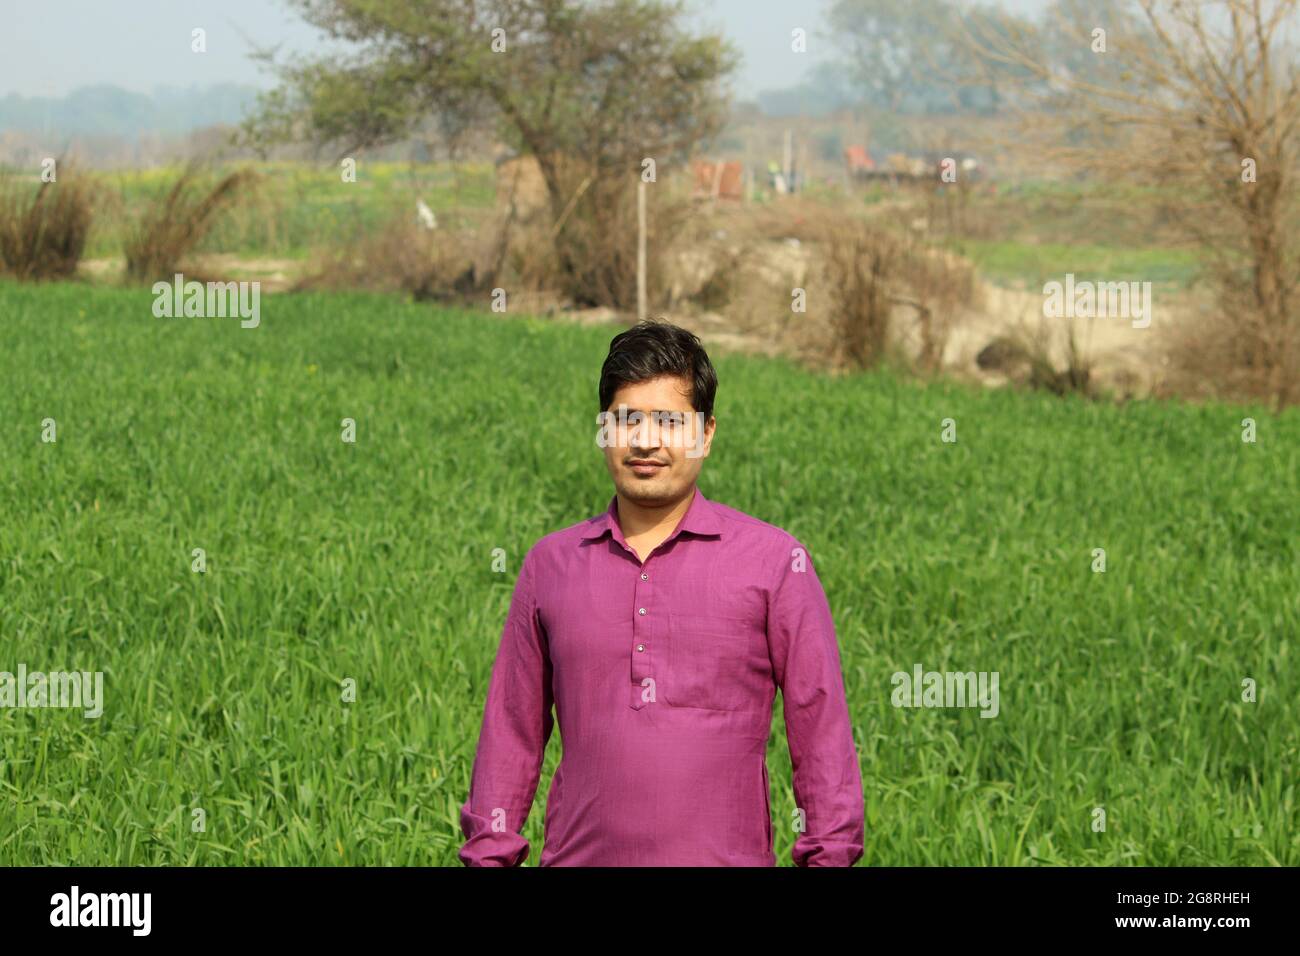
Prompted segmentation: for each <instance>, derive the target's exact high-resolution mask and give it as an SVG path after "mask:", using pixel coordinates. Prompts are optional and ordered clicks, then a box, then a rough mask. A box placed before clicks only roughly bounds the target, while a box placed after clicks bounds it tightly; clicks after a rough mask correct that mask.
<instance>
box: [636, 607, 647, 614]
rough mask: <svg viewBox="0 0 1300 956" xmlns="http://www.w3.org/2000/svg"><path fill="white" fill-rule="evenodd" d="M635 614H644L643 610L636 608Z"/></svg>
mask: <svg viewBox="0 0 1300 956" xmlns="http://www.w3.org/2000/svg"><path fill="white" fill-rule="evenodd" d="M637 613H638V614H644V613H645V608H638V609H637Z"/></svg>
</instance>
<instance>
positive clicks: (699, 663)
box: [660, 612, 765, 710]
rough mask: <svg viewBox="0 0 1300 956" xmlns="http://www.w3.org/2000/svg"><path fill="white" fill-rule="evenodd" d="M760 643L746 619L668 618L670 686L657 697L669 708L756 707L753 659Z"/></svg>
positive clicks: (685, 614)
mask: <svg viewBox="0 0 1300 956" xmlns="http://www.w3.org/2000/svg"><path fill="white" fill-rule="evenodd" d="M764 643H765V642H764V641H763V635H762V632H761V630H760V629H759V628H758V627H757V625H756V624H755V622H753V621H750V620H747V619H745V618H741V617H726V616H719V615H704V614H691V613H688V612H675V613H670V614H669V615H668V681H667V683H666V684H665V685H664V686H663V687H661V688H660V695H661V696H662V697H663V699H664V700H665V701H666V702H667V703H668V704H669V705H670V706H673V707H700V708H703V709H705V710H744V709H745V708H747V707H749V706H751V705H752V704H753V702H754V701H753V693H754V675H755V672H756V670H757V669H758V664H759V661H758V659H757V657H756V655H757V654H758V652H759V651H760V650H761V648H762V647H763V645H764Z"/></svg>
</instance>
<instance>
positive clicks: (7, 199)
mask: <svg viewBox="0 0 1300 956" xmlns="http://www.w3.org/2000/svg"><path fill="white" fill-rule="evenodd" d="M56 169H59V170H60V172H59V177H58V179H57V180H56V181H55V182H43V183H41V184H40V186H38V187H37V188H36V190H35V191H34V192H28V191H27V190H26V189H25V187H24V186H23V185H22V184H21V183H20V182H19V181H18V180H17V179H16V178H15V179H10V180H8V181H6V182H5V183H4V184H3V187H2V189H0V271H3V272H5V273H6V274H8V275H11V276H15V277H16V278H19V279H57V278H67V277H69V276H71V275H73V274H74V273H76V271H77V263H78V262H80V261H81V255H82V252H83V251H84V250H85V248H86V237H87V236H88V235H89V234H90V224H91V221H92V219H93V218H94V213H93V189H92V187H91V184H90V182H89V181H88V180H87V179H85V178H83V177H81V176H79V175H76V174H75V173H73V172H72V169H71V167H70V166H68V167H64V166H63V165H62V164H61V163H60V164H58V165H57V166H56Z"/></svg>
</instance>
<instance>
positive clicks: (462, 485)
mask: <svg viewBox="0 0 1300 956" xmlns="http://www.w3.org/2000/svg"><path fill="white" fill-rule="evenodd" d="M303 188H305V189H307V188H309V189H310V190H315V191H317V192H318V193H326V192H328V190H327V189H326V188H325V186H324V184H323V183H321V184H316V185H311V186H310V187H307V186H304V187H303ZM326 206H328V203H327V202H325V201H322V208H324V207H326ZM322 214H323V213H322ZM150 303H151V298H150V296H149V294H148V292H147V290H116V289H99V290H91V289H88V288H86V287H84V286H79V285H50V286H44V287H20V286H16V285H13V284H6V283H0V379H2V380H3V381H4V382H5V387H4V388H3V390H0V440H2V447H3V455H2V456H0V648H2V649H3V650H2V652H0V670H8V671H13V670H14V669H15V668H16V666H17V665H18V664H19V663H23V664H25V665H26V666H27V668H28V670H38V669H39V670H68V669H79V670H87V671H95V670H102V671H104V672H105V684H106V687H105V696H106V701H105V709H104V714H103V716H102V717H100V718H99V719H98V720H91V719H85V718H83V717H82V716H81V715H80V714H79V713H74V712H69V711H62V710H39V711H33V710H21V711H19V710H8V709H0V865H15V864H71V863H80V864H91V865H108V864H119V865H127V864H202V865H239V864H392V865H402V864H442V865H457V861H456V851H457V848H458V847H459V844H460V835H459V831H458V828H457V809H458V807H459V805H460V804H461V802H462V801H463V800H464V799H465V796H466V792H467V787H468V782H469V773H470V766H471V761H472V759H473V755H474V748H475V744H476V742H477V735H478V729H479V721H480V718H481V714H482V706H483V698H484V693H485V690H486V685H487V680H488V677H489V671H490V667H491V662H492V659H493V654H494V652H495V649H496V644H497V641H498V640H499V638H500V633H501V627H502V624H503V621H504V617H505V613H506V609H507V607H508V602H509V598H510V594H511V589H512V587H513V584H514V575H515V574H516V573H517V571H518V568H519V563H520V559H521V558H522V556H523V554H524V552H525V550H526V549H527V548H528V547H529V546H530V545H531V544H532V543H533V542H534V541H535V540H536V539H537V538H538V537H539V536H540V535H542V534H545V533H546V532H549V531H552V530H555V529H557V528H560V527H563V526H566V525H568V524H571V523H574V522H577V521H579V520H582V519H583V518H586V517H588V516H590V515H592V514H595V513H597V512H598V511H600V510H602V509H603V508H604V507H605V506H606V505H607V503H608V500H609V497H610V494H611V493H612V492H611V489H610V487H609V484H608V478H607V474H606V472H605V470H604V467H603V464H602V463H601V460H600V458H599V450H598V449H597V448H596V446H595V443H594V434H595V427H596V426H595V412H596V409H595V408H594V407H593V404H594V400H595V391H596V378H597V375H598V372H599V368H600V363H601V360H602V358H603V357H604V354H605V351H606V348H607V346H608V341H609V338H610V336H611V334H612V332H611V330H609V329H601V328H586V327H578V326H567V325H552V324H548V323H544V322H541V321H538V320H519V319H514V318H502V317H497V316H492V315H488V314H471V313H460V312H451V311H440V310H435V309H431V308H426V307H421V306H418V305H413V304H409V303H404V302H400V301H398V300H396V299H392V298H385V297H378V296H362V295H339V296H325V295H317V296H302V297H286V296H280V297H266V298H264V300H263V302H262V322H261V326H260V328H257V329H247V330H246V329H241V328H240V327H239V324H238V322H237V321H235V320H229V319H155V318H153V317H152V315H151V312H150ZM716 364H717V366H718V369H719V375H720V379H721V387H720V390H719V395H718V404H717V415H718V421H719V430H718V437H717V440H716V443H715V447H714V454H713V455H712V457H711V458H710V459H709V461H708V463H707V464H706V466H705V469H704V473H703V474H704V478H703V490H704V492H705V494H707V495H709V496H710V497H712V498H715V499H717V500H720V501H722V502H725V503H727V504H730V505H732V506H734V507H737V508H740V509H742V510H744V511H747V512H749V513H751V514H753V515H755V516H757V517H759V518H762V519H764V520H767V521H770V522H773V523H775V524H778V525H781V526H784V527H786V528H787V529H789V530H790V531H791V532H792V533H794V534H796V535H797V536H798V537H800V538H801V539H802V540H803V542H804V543H805V544H806V545H807V546H808V548H809V550H810V553H811V557H812V559H813V561H814V563H815V566H816V568H817V571H818V573H819V575H820V577H821V579H822V581H823V583H824V585H825V587H826V590H827V593H828V596H829V600H830V603H831V607H832V610H833V612H834V616H835V621H836V624H837V626H838V629H839V638H840V642H841V653H842V656H843V663H844V670H845V680H846V683H847V689H848V695H849V700H850V704H851V709H852V714H853V719H854V726H855V736H856V739H857V741H858V746H859V749H860V752H861V760H862V770H863V777H864V785H865V791H866V806H867V821H866V822H867V827H866V834H867V846H866V855H865V859H864V861H863V863H864V864H865V865H885V864H892V865H902V864H943V865H959V864H961V865H978V864H1010V865H1023V864H1046V865H1056V864H1120V865H1147V866H1165V865H1198V864H1251V865H1255V864H1261V865H1268V864H1282V865H1288V866H1295V865H1298V864H1300V807H1298V806H1297V794H1296V785H1297V781H1298V780H1300V766H1298V754H1300V708H1297V706H1296V701H1297V699H1298V698H1300V680H1298V678H1297V673H1298V672H1300V668H1297V661H1296V659H1295V656H1296V648H1295V636H1296V633H1297V628H1298V626H1300V607H1298V606H1297V605H1298V601H1300V553H1298V552H1300V548H1298V547H1297V535H1296V529H1297V528H1300V413H1297V412H1296V411H1295V410H1292V411H1290V412H1288V413H1285V414H1284V415H1282V416H1280V417H1273V416H1270V415H1269V414H1267V413H1266V412H1264V411H1263V410H1261V409H1257V408H1241V407H1234V406H1223V405H1205V406H1194V407H1193V406H1179V405H1174V404H1165V403H1157V402H1133V403H1129V404H1126V405H1109V404H1089V403H1086V402H1083V401H1081V400H1077V399H1058V398H1054V397H1044V396H1043V395H1040V394H1024V393H1017V392H1013V391H1004V390H980V389H974V388H972V389H967V388H960V387H956V386H949V385H942V384H933V385H923V384H916V383H910V382H906V381H901V380H898V379H895V378H892V377H890V376H887V375H883V374H882V375H877V374H870V375H861V376H852V377H846V378H839V379H830V378H822V377H817V376H813V375H811V374H809V373H806V372H803V371H799V370H796V369H794V368H793V367H791V366H790V365H789V364H787V363H785V362H780V361H773V360H764V359H754V358H741V357H732V356H718V357H716ZM1247 415H1250V416H1253V417H1255V418H1256V419H1257V421H1258V428H1259V440H1258V442H1257V443H1256V444H1244V443H1243V442H1242V441H1241V437H1240V435H1241V420H1242V418H1243V417H1245V416H1247ZM47 417H49V418H54V419H55V420H56V421H57V428H58V432H57V437H58V440H57V442H56V443H54V444H46V443H42V441H41V427H42V426H41V422H42V420H43V419H45V418H47ZM345 417H349V418H353V419H355V420H356V423H357V426H356V427H357V442H356V443H355V444H345V443H343V442H342V441H340V422H341V419H343V418H345ZM946 418H952V419H954V420H955V422H956V427H957V438H958V440H957V442H956V443H955V444H948V443H944V442H942V441H941V440H940V431H941V422H942V421H943V420H944V419H946ZM200 547H201V548H204V549H206V552H207V561H208V570H207V573H206V574H196V573H193V572H192V571H191V561H192V557H191V552H192V549H194V548H200ZM494 548H503V549H505V551H506V554H507V564H508V573H506V574H494V573H493V572H492V570H491V564H492V552H493V549H494ZM1094 548H1105V549H1106V554H1107V569H1106V572H1105V573H1104V574H1101V573H1093V572H1092V570H1091V569H1090V565H1091V563H1092V560H1093V559H1092V552H1093V549H1094ZM917 663H920V664H922V665H923V666H924V667H925V668H926V669H928V670H962V671H966V670H974V671H997V672H998V673H999V675H1000V693H1001V704H1000V713H999V715H998V716H997V717H996V718H993V719H982V718H980V717H979V716H978V714H977V713H976V712H975V711H973V710H934V709H931V710H907V709H896V708H894V707H893V706H891V703H890V696H891V691H892V686H891V681H890V678H891V675H892V674H893V673H894V672H896V671H908V672H910V671H911V669H912V668H913V666H914V665H915V664H917ZM348 678H351V679H354V680H355V681H356V686H357V696H356V701H355V703H344V702H343V701H342V700H341V692H340V687H341V682H343V681H344V680H345V679H348ZM1245 678H1251V679H1253V680H1254V681H1256V682H1257V685H1258V701H1257V702H1255V703H1244V702H1243V701H1242V681H1243V679H1245ZM560 745H561V742H560V740H559V739H558V736H557V738H556V739H555V740H553V742H552V746H551V750H550V752H549V754H548V759H547V763H546V767H545V772H544V774H543V779H542V784H541V787H540V789H539V793H538V799H537V803H536V805H535V807H534V811H533V813H532V815H531V816H530V818H529V821H528V825H527V829H526V831H525V835H526V836H527V837H528V839H529V840H530V841H531V842H532V846H533V849H532V854H531V856H530V860H529V863H530V865H535V864H536V861H537V859H538V856H539V855H540V851H541V838H542V809H543V806H544V801H545V794H546V790H547V787H549V785H550V779H551V773H552V772H553V770H554V767H555V764H556V762H557V759H558V757H559V750H560ZM769 765H770V769H771V780H772V788H773V801H772V809H773V816H774V821H775V833H776V851H777V856H778V860H779V861H780V862H781V863H782V864H783V865H789V864H790V858H789V854H790V849H791V846H792V843H793V838H794V834H793V832H792V830H791V826H790V820H791V817H792V811H793V810H794V807H795V799H794V795H793V794H792V793H791V789H790V771H789V764H788V755H787V749H786V743H785V737H784V729H783V723H782V719H781V716H780V713H779V711H778V713H777V714H776V715H775V718H774V721H773V734H772V737H771V740H770V743H769ZM1099 807H1100V808H1103V809H1104V811H1105V814H1106V829H1105V832H1094V831H1093V829H1092V824H1093V821H1094V819H1095V816H1094V814H1095V810H1096V808H1099ZM195 808H202V809H203V810H204V811H205V813H206V831H205V832H201V833H196V832H192V831H191V820H192V819H193V818H192V811H193V810H194V809H195Z"/></svg>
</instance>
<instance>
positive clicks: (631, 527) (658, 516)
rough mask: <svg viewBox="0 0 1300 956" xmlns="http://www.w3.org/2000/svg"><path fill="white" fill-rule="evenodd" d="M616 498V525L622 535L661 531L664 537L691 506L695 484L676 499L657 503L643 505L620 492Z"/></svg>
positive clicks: (626, 536)
mask: <svg viewBox="0 0 1300 956" xmlns="http://www.w3.org/2000/svg"><path fill="white" fill-rule="evenodd" d="M617 498H618V526H619V528H621V529H622V531H623V537H625V538H628V537H635V536H637V535H642V534H653V533H655V532H661V533H662V534H663V535H664V536H665V537H667V536H668V535H670V534H672V533H673V529H674V528H676V527H677V525H678V523H679V522H680V521H681V520H682V518H684V517H685V516H686V512H687V511H688V510H689V509H690V507H691V501H692V500H693V499H694V498H695V485H693V484H692V485H691V486H690V488H688V489H687V490H686V494H684V495H683V496H682V497H681V498H679V499H678V500H677V501H669V502H665V503H664V504H659V505H644V504H639V503H637V502H635V501H631V500H629V499H627V498H625V497H624V496H623V495H622V493H621V492H620V493H618V494H617Z"/></svg>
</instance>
